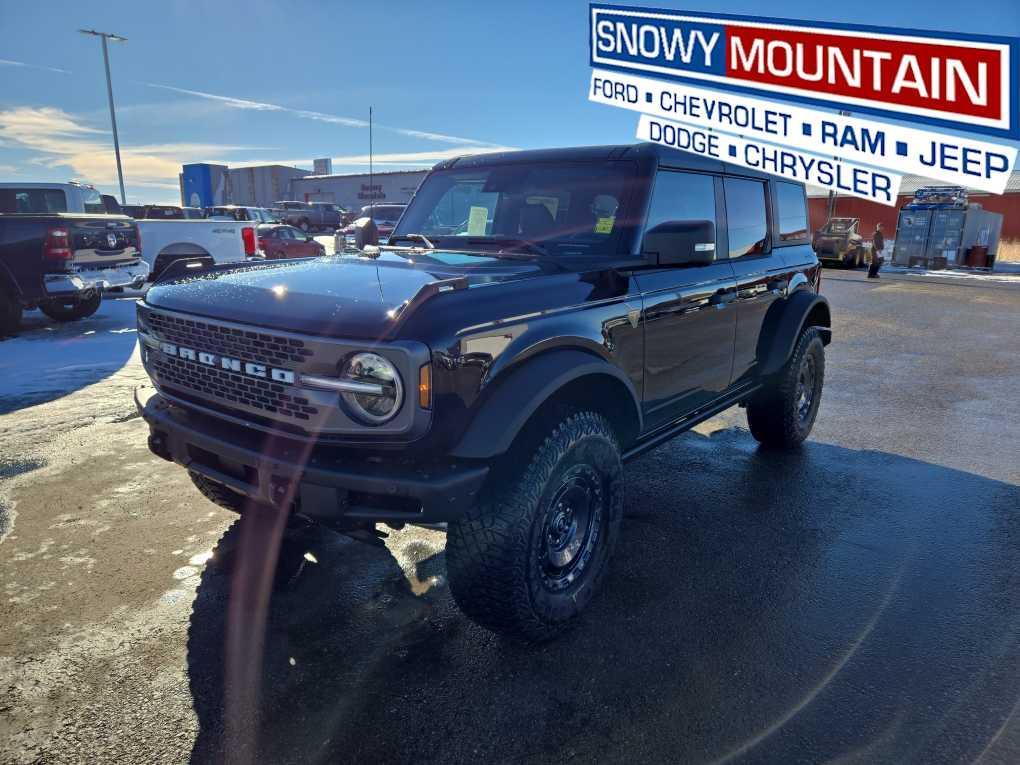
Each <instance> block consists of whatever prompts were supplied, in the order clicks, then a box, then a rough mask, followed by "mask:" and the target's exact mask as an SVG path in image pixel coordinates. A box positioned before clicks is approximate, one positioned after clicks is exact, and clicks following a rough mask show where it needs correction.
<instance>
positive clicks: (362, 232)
mask: <svg viewBox="0 0 1020 765" xmlns="http://www.w3.org/2000/svg"><path fill="white" fill-rule="evenodd" d="M378 244H379V228H378V226H376V225H375V221H374V220H372V219H371V218H368V217H365V218H358V219H357V220H356V221H354V246H355V247H357V248H358V249H359V250H363V249H365V247H366V246H368V245H378Z"/></svg>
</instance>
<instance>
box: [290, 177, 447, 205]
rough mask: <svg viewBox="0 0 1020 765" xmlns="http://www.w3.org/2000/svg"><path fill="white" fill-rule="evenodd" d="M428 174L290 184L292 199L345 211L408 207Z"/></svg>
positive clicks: (308, 179) (301, 180)
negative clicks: (369, 207) (374, 205)
mask: <svg viewBox="0 0 1020 765" xmlns="http://www.w3.org/2000/svg"><path fill="white" fill-rule="evenodd" d="M427 174H428V170H398V171H393V172H383V173H373V174H372V175H371V176H369V174H368V173H359V174H357V175H306V176H304V177H303V178H294V179H292V180H291V182H290V189H291V199H294V200H297V201H301V202H332V203H333V204H337V205H340V207H342V208H344V209H345V210H358V209H360V208H362V207H364V206H365V205H369V204H407V203H408V202H409V201H411V197H412V196H414V192H415V191H417V189H418V184H420V183H421V182H422V179H423V178H424V177H425V176H426V175H427Z"/></svg>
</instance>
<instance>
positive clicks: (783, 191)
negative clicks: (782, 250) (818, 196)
mask: <svg viewBox="0 0 1020 765" xmlns="http://www.w3.org/2000/svg"><path fill="white" fill-rule="evenodd" d="M776 206H777V207H778V208H779V241H780V242H796V241H800V240H802V239H807V235H808V221H807V202H806V201H805V198H804V187H803V186H801V185H800V184H798V183H783V182H782V181H776Z"/></svg>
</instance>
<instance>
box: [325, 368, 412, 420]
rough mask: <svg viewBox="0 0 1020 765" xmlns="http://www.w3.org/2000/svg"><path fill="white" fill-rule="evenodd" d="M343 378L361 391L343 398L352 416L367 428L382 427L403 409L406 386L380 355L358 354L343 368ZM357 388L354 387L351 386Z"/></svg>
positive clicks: (394, 369)
mask: <svg viewBox="0 0 1020 765" xmlns="http://www.w3.org/2000/svg"><path fill="white" fill-rule="evenodd" d="M340 379H342V380H344V381H347V382H351V383H356V384H357V387H359V388H361V390H358V391H343V392H342V393H341V394H340V396H341V397H342V398H343V400H344V402H345V403H346V404H347V406H348V407H349V408H350V410H351V413H352V414H353V415H354V416H355V417H357V418H358V419H359V420H361V421H362V422H364V423H366V424H368V425H381V424H382V423H384V422H386V421H387V420H390V419H392V418H393V417H394V415H396V413H397V412H398V411H399V410H400V404H401V403H402V402H403V400H404V386H403V383H401V381H400V373H399V372H397V368H396V367H395V366H393V365H392V364H391V363H390V362H389V361H387V360H386V359H385V358H383V357H382V356H380V355H379V354H378V353H356V354H354V355H353V356H351V357H350V358H349V359H348V360H347V363H346V364H345V365H344V369H343V372H342V373H341V374H340ZM352 387H354V386H352Z"/></svg>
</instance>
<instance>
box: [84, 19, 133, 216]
mask: <svg viewBox="0 0 1020 765" xmlns="http://www.w3.org/2000/svg"><path fill="white" fill-rule="evenodd" d="M78 31H79V32H81V33H82V34H83V35H92V36H93V37H98V38H99V39H100V40H102V41H103V65H104V66H105V67H106V97H107V99H108V100H109V102H110V124H111V125H112V126H113V153H114V154H115V155H116V157H117V180H118V181H120V203H121V204H122V205H126V204H127V195H126V194H125V193H124V171H123V170H122V169H121V166H120V139H119V138H118V137H117V115H116V113H115V112H114V110H113V83H112V81H111V80H110V53H109V51H108V50H107V45H106V41H107V40H113V41H114V42H127V38H126V37H121V36H120V35H115V34H113V32H97V31H96V30H94V29H79V30H78Z"/></svg>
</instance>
